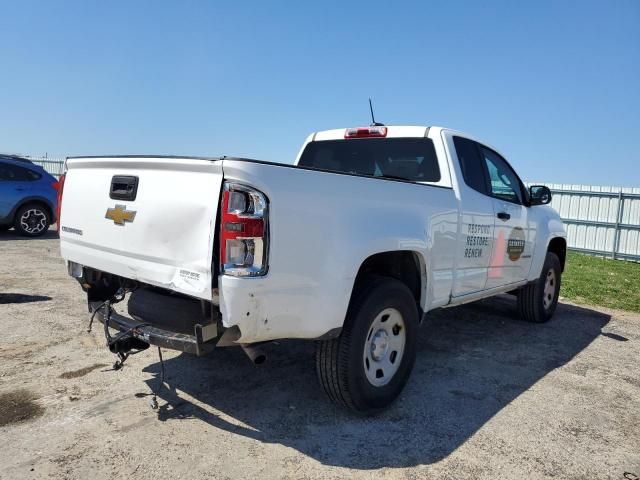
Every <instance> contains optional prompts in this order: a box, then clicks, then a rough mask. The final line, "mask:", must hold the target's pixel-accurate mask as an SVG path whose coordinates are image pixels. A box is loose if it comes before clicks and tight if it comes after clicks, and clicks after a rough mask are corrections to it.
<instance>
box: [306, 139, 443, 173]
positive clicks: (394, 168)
mask: <svg viewBox="0 0 640 480" xmlns="http://www.w3.org/2000/svg"><path fill="white" fill-rule="evenodd" d="M298 165H300V166H303V167H312V168H318V169H321V170H330V171H333V172H343V173H352V174H356V175H368V176H372V177H387V178H395V179H400V180H410V181H413V182H437V181H439V180H440V169H439V167H438V158H437V156H436V151H435V149H434V147H433V142H432V141H431V140H430V139H428V138H360V139H349V140H323V141H318V142H311V143H309V144H308V145H307V146H306V148H305V149H304V151H303V152H302V156H301V157H300V161H299V162H298Z"/></svg>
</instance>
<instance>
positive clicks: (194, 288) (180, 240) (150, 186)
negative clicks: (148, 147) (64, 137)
mask: <svg viewBox="0 0 640 480" xmlns="http://www.w3.org/2000/svg"><path fill="white" fill-rule="evenodd" d="M112 184H113V185H112ZM134 184H137V191H136V192H135V199H133V196H134V195H133V190H134V189H135V188H136V186H134ZM221 186H222V162H221V161H216V160H212V159H211V160H210V159H196V158H175V157H174V158H168V157H100V158H70V159H68V160H67V176H66V179H65V183H64V194H63V197H62V208H61V215H60V216H61V220H60V229H59V230H60V248H61V253H62V257H63V258H65V259H67V260H70V261H73V262H76V263H79V264H81V265H84V266H88V267H92V268H95V269H97V270H102V271H105V272H109V273H113V274H116V275H120V276H122V277H125V278H130V279H133V280H139V281H141V282H144V283H149V284H151V285H156V286H159V287H164V288H168V289H171V290H175V291H178V292H181V293H184V294H187V295H191V296H194V297H199V298H203V299H207V300H210V299H211V287H212V273H213V272H212V257H213V245H214V236H215V231H216V222H217V212H218V201H219V198H220V189H221Z"/></svg>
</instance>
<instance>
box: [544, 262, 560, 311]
mask: <svg viewBox="0 0 640 480" xmlns="http://www.w3.org/2000/svg"><path fill="white" fill-rule="evenodd" d="M556 284H557V280H556V271H555V270H554V269H553V268H552V269H550V270H549V271H548V272H547V278H545V281H544V294H543V297H542V305H543V306H544V309H545V310H549V307H550V306H551V304H552V303H553V299H554V298H555V296H556Z"/></svg>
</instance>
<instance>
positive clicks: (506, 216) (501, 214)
mask: <svg viewBox="0 0 640 480" xmlns="http://www.w3.org/2000/svg"><path fill="white" fill-rule="evenodd" d="M496 217H498V218H499V219H500V220H504V221H505V222H506V221H507V220H509V219H510V218H511V215H509V214H508V213H507V212H499V213H498V214H497V215H496Z"/></svg>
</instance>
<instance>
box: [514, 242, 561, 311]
mask: <svg viewBox="0 0 640 480" xmlns="http://www.w3.org/2000/svg"><path fill="white" fill-rule="evenodd" d="M561 275H562V268H561V266H560V259H559V258H558V256H557V255H556V254H555V253H551V252H548V253H547V256H546V258H545V261H544V266H543V267H542V272H541V273H540V278H538V279H537V280H536V281H535V282H533V283H531V284H529V285H527V286H525V287H522V289H521V290H520V292H519V294H518V310H519V311H520V315H521V316H522V318H523V319H525V320H527V321H528V322H533V323H544V322H548V321H549V320H551V317H552V316H553V313H554V312H555V311H556V306H557V305H558V296H559V295H560V280H561Z"/></svg>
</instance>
